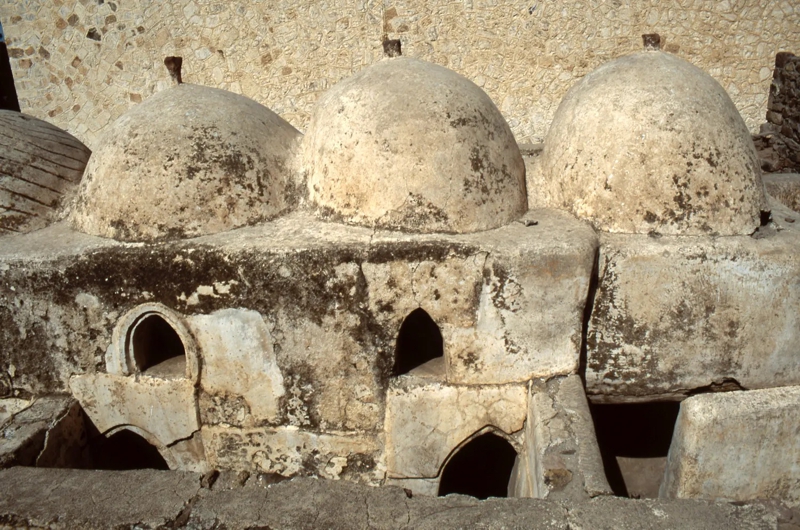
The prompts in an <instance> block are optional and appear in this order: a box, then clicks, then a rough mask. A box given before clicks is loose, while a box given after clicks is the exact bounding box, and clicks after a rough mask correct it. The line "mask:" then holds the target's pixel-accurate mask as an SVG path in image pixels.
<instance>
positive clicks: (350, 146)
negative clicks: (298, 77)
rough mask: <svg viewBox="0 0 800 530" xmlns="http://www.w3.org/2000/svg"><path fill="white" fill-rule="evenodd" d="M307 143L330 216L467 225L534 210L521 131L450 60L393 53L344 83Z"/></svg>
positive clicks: (441, 228)
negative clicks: (521, 149)
mask: <svg viewBox="0 0 800 530" xmlns="http://www.w3.org/2000/svg"><path fill="white" fill-rule="evenodd" d="M304 141H305V157H306V158H305V160H306V168H307V170H308V185H309V197H310V200H311V202H312V204H314V206H315V207H316V208H317V211H318V213H319V214H320V215H321V216H322V217H324V218H329V219H332V220H336V221H342V222H345V223H349V224H358V225H364V226H372V227H381V228H388V229H396V230H406V231H411V232H451V233H465V232H475V231H480V230H487V229H491V228H496V227H498V226H502V225H504V224H507V223H509V222H511V221H512V220H514V219H516V218H518V217H519V216H520V215H522V214H523V213H524V212H525V211H526V210H527V197H526V192H525V166H524V164H523V161H522V156H521V155H520V152H519V148H518V147H517V143H516V141H515V140H514V136H513V134H512V133H511V129H510V128H509V126H508V124H507V123H506V121H505V119H503V116H502V115H501V114H500V111H499V110H497V107H496V106H495V105H494V103H492V100H491V99H490V98H489V96H487V95H486V94H485V93H484V92H483V91H482V90H481V89H480V88H478V87H477V86H476V85H475V84H473V83H472V82H470V81H469V80H467V79H466V78H464V77H462V76H460V75H458V74H456V73H455V72H453V71H451V70H448V69H446V68H443V67H441V66H437V65H434V64H430V63H426V62H423V61H419V60H415V59H410V58H406V57H397V58H391V59H383V60H382V61H380V62H378V63H376V64H374V65H372V66H370V67H369V68H366V69H365V70H362V71H361V72H359V73H358V74H356V75H354V76H353V77H350V78H349V79H346V80H344V81H342V82H340V83H338V84H337V85H335V86H334V87H333V88H331V89H330V90H328V92H327V93H325V94H324V95H323V96H322V97H321V98H320V100H319V102H318V104H317V106H316V108H315V110H314V113H313V116H312V118H311V123H310V125H309V128H308V132H307V135H306V138H305V140H304Z"/></svg>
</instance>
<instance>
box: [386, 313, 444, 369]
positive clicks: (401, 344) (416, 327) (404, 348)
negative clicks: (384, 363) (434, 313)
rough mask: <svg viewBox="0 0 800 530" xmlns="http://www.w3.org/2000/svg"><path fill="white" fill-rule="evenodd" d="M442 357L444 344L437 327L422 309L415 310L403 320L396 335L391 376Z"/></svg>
mask: <svg viewBox="0 0 800 530" xmlns="http://www.w3.org/2000/svg"><path fill="white" fill-rule="evenodd" d="M443 355H444V342H443V340H442V332H441V331H440V330H439V326H437V325H436V322H434V321H433V319H432V318H431V316H430V315H429V314H428V313H427V311H425V310H424V309H422V308H421V307H420V308H417V309H415V310H414V311H412V312H411V313H409V314H408V316H407V317H406V318H405V320H403V324H402V325H401V326H400V331H399V333H398V334H397V346H396V347H395V356H394V368H393V370H392V375H395V376H397V375H403V374H407V373H408V372H410V371H411V370H413V369H414V368H417V367H419V366H422V365H423V364H425V363H427V362H428V361H431V360H433V359H435V358H437V357H442V356H443Z"/></svg>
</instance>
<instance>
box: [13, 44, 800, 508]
mask: <svg viewBox="0 0 800 530" xmlns="http://www.w3.org/2000/svg"><path fill="white" fill-rule="evenodd" d="M392 55H396V54H395V53H393V54H392ZM176 78H177V79H180V75H176ZM17 118H18V119H19V120H23V121H26V122H29V123H32V125H30V126H29V127H28V128H27V129H26V128H22V127H20V128H17V129H13V130H12V132H13V133H14V134H15V136H14V137H13V139H12V140H9V141H8V142H10V143H4V144H3V145H4V146H6V145H9V146H11V147H10V149H12V150H14V152H17V151H18V150H19V149H18V148H17V147H15V146H17V145H24V146H25V147H26V148H27V149H29V151H30V155H26V156H30V157H31V158H30V160H31V162H30V163H29V164H27V165H26V164H24V163H20V164H17V165H11V166H9V168H8V169H6V170H5V171H7V172H8V175H6V176H4V177H3V178H4V179H5V180H4V181H3V182H4V183H5V184H4V186H5V187H6V188H7V187H8V186H14V185H16V186H21V185H22V183H28V184H30V185H35V184H36V183H31V182H29V179H28V177H27V176H26V175H27V174H28V173H26V171H28V168H29V167H34V166H35V165H36V164H39V165H40V166H41V165H42V164H44V162H40V161H38V160H39V159H42V160H45V161H51V159H50V157H51V151H52V150H53V149H51V148H48V147H47V146H46V145H44V144H37V143H36V141H35V140H33V139H32V138H36V134H43V133H40V132H39V131H41V130H44V128H45V126H44V125H38V122H34V121H32V119H30V118H26V117H24V116H19V117H17ZM37 127H38V128H37ZM48 127H50V126H48ZM9 130H11V128H10V127H9ZM48 134H50V135H56V133H48ZM58 134H62V136H65V135H66V133H63V132H62V133H58ZM26 135H27V136H26ZM48 138H50V137H48ZM53 138H55V136H53ZM52 141H53V142H56V143H58V145H59V146H62V147H64V146H67V145H69V146H70V148H74V149H77V150H78V151H80V152H84V150H85V148H81V147H80V146H78V145H76V144H77V140H74V139H70V140H52ZM48 145H49V144H48ZM59 149H60V148H59ZM533 152H537V153H538V151H537V150H536V149H534V148H527V149H526V150H524V151H520V148H519V146H518V144H517V142H516V140H515V138H514V135H513V133H512V129H511V128H510V127H509V125H508V123H507V122H506V120H505V119H504V117H503V115H502V114H501V112H500V111H499V110H498V108H497V107H496V106H495V104H494V103H493V102H492V100H491V99H490V98H489V96H487V94H486V93H484V91H483V90H482V89H481V88H480V87H479V86H477V85H476V84H474V83H473V82H472V81H469V80H468V79H466V78H464V77H462V76H460V75H459V74H457V73H455V72H453V71H451V70H448V69H446V68H443V67H441V66H438V65H434V64H431V63H427V62H424V61H422V60H419V59H414V58H408V57H402V56H397V57H391V58H385V59H383V60H381V61H378V62H376V63H375V64H373V65H371V66H369V67H368V68H366V69H364V70H363V71H360V72H358V73H356V74H355V75H354V76H352V77H350V78H347V79H345V80H343V81H341V83H339V84H338V85H336V86H333V87H332V88H330V89H329V90H328V91H327V92H326V93H325V94H324V95H322V96H321V97H320V98H319V99H318V101H317V102H316V106H315V108H314V110H313V111H312V112H311V119H310V122H309V126H308V129H307V131H306V133H305V134H301V133H300V132H299V131H298V130H296V129H295V128H294V127H292V126H291V125H290V124H289V123H287V122H286V121H284V120H283V119H282V118H281V117H279V116H278V115H277V114H275V113H273V112H272V111H271V110H269V109H267V108H266V107H263V106H262V105H260V104H258V103H256V102H255V101H252V100H250V99H247V98H245V97H243V96H240V95H237V94H233V93H230V92H226V91H223V90H220V89H217V88H210V87H204V86H200V85H194V84H180V83H179V84H177V85H175V86H172V87H170V88H165V89H164V90H162V91H160V92H159V93H157V94H156V95H154V96H152V97H151V98H149V99H146V100H145V101H143V102H142V103H141V104H139V105H137V106H134V107H133V108H132V109H131V110H129V111H127V112H125V113H124V114H122V115H121V116H120V117H119V118H118V119H117V120H116V121H115V122H114V123H113V124H112V125H110V126H109V127H107V128H106V130H105V131H104V136H103V138H102V139H101V140H99V141H98V142H97V144H96V147H95V149H94V151H93V152H92V154H91V157H89V160H88V164H86V161H85V159H82V164H85V165H86V169H85V171H82V173H83V178H82V179H81V180H80V183H79V184H78V185H77V186H70V187H68V189H65V190H64V191H63V192H61V191H60V190H53V192H54V193H55V191H59V193H61V195H59V196H58V197H55V198H54V199H53V202H51V203H49V204H48V205H47V206H48V208H49V209H51V210H53V211H54V213H53V214H52V216H51V217H47V218H46V219H45V218H44V217H41V216H38V214H37V213H36V212H35V211H29V212H27V213H28V216H29V217H36V218H37V219H38V221H37V222H39V224H37V225H31V226H27V225H26V227H25V230H22V229H18V228H16V225H14V226H11V225H10V224H7V225H0V226H3V228H5V229H6V230H7V231H8V232H20V233H8V234H0V339H1V340H2V344H3V345H4V347H3V356H2V358H0V363H2V365H0V369H2V373H3V375H2V377H3V380H2V384H3V387H2V391H3V397H5V399H4V400H3V401H2V404H3V405H2V406H3V407H4V412H5V417H0V421H2V422H3V423H2V426H3V429H4V433H5V434H4V438H5V439H6V442H5V444H6V445H5V446H4V447H3V451H2V453H0V457H2V459H0V464H2V466H3V467H7V466H10V465H15V464H27V465H31V464H36V465H40V466H45V467H46V466H56V467H70V466H77V467H113V466H114V465H120V464H119V462H117V463H113V462H111V463H109V462H110V461H113V460H114V458H113V457H114V456H115V455H114V454H112V453H114V452H115V451H116V452H124V451H131V452H132V455H134V456H135V455H139V456H142V457H143V458H144V456H146V455H147V454H148V453H147V451H152V453H153V456H152V459H150V460H147V459H146V458H145V460H146V461H144V462H143V463H140V464H141V466H145V467H148V466H153V465H162V466H163V467H169V468H170V469H177V470H184V471H197V472H208V471H211V470H215V469H216V470H231V471H235V472H242V473H250V474H261V475H262V476H265V477H291V476H297V475H314V476H319V477H324V478H330V479H345V480H349V481H355V482H361V483H365V484H370V485H385V484H389V485H399V486H402V487H404V488H407V489H408V490H409V491H411V492H413V493H419V494H428V495H436V494H439V495H446V494H448V493H468V494H472V495H475V496H478V497H488V496H505V495H508V496H515V497H537V498H550V499H564V498H569V499H582V498H590V497H597V496H603V495H611V494H613V493H620V492H627V493H628V494H630V495H650V496H655V495H660V496H662V497H678V498H683V497H690V498H703V499H725V500H752V499H755V498H762V497H775V498H779V499H780V500H782V501H784V502H787V503H788V504H790V505H797V504H798V502H800V487H798V481H800V473H799V472H798V470H797V468H798V463H800V440H798V439H797V435H796V432H797V430H798V428H800V415H799V413H798V412H797V411H798V407H797V404H798V403H797V402H798V399H800V398H799V397H798V395H797V388H798V386H795V385H800V363H798V355H800V351H798V347H800V346H799V345H800V322H798V318H800V317H798V311H797V308H799V307H800V287H798V286H800V228H799V227H798V226H797V225H800V223H796V222H795V221H796V220H797V218H798V217H800V214H798V213H796V212H794V211H793V210H791V209H790V208H789V207H787V206H786V205H784V204H781V203H780V202H778V201H777V200H775V199H774V198H772V197H770V196H768V195H766V194H765V192H764V184H763V182H762V176H761V169H760V163H759V161H758V158H757V155H756V151H755V148H754V145H753V142H752V139H751V137H750V132H749V130H748V127H747V126H746V124H745V122H744V121H743V119H742V117H741V116H740V114H739V112H738V111H737V110H736V107H735V106H734V103H733V102H732V101H731V99H730V98H729V97H728V95H727V94H726V92H725V90H724V89H723V88H722V87H721V86H720V85H719V84H718V83H717V82H716V81H715V80H714V79H712V78H711V77H710V76H709V75H708V74H706V73H705V72H703V71H702V70H700V69H699V68H697V67H695V66H693V65H691V64H689V63H687V62H686V61H684V60H682V59H680V58H678V57H676V56H674V55H671V54H668V53H666V52H662V51H659V50H657V49H651V50H648V51H644V52H640V53H636V54H632V55H627V56H624V57H621V58H618V59H615V60H613V61H610V62H608V63H606V64H604V65H602V66H600V67H599V68H598V69H596V70H595V71H593V72H592V73H590V74H588V75H586V76H585V77H584V78H583V79H582V80H581V81H580V82H579V83H577V84H576V85H575V86H573V87H572V88H571V89H570V91H569V92H568V93H567V94H566V96H565V97H564V99H563V101H562V103H561V105H560V107H559V109H558V111H557V112H556V113H555V118H554V120H553V123H552V125H551V126H550V129H549V132H548V134H547V137H546V139H545V145H544V149H543V151H541V154H537V156H533V155H532V153H533ZM523 153H524V154H525V156H523ZM37 157H38V158H37ZM73 158H74V159H75V163H76V164H77V163H78V160H79V158H80V157H73ZM67 180H69V181H70V184H77V182H76V180H77V179H74V178H71V179H67ZM6 193H8V194H10V195H9V197H12V196H13V197H12V198H14V197H19V196H21V195H22V192H21V191H19V190H17V189H16V188H13V189H8V191H7V192H6ZM62 196H63V197H65V198H66V199H64V200H62V199H61V197H62ZM3 197H4V196H0V199H3ZM4 200H5V199H4ZM15 200H17V199H15ZM34 202H36V201H34ZM2 204H3V206H4V207H5V208H7V209H9V207H8V206H6V204H5V203H2ZM37 204H38V202H37ZM9 211H10V209H9ZM48 211H50V210H48ZM48 215H49V214H48ZM43 225H47V226H46V227H43ZM26 232H27V233H26ZM716 391H730V392H729V393H724V394H717V393H715V392H716ZM40 396H50V397H47V398H42V397H40ZM53 396H61V397H53ZM587 398H588V399H587ZM590 402H591V403H592V405H591V406H590ZM679 402H682V403H681V404H680V406H679V407H678V405H677V403H679ZM670 403H672V404H674V405H671V404H670ZM609 407H610V408H609ZM659 407H662V409H663V407H666V408H667V409H669V410H668V411H667V413H666V414H664V415H663V417H662V416H660V415H659V414H660V413H658V412H657V411H658V410H662V409H659ZM670 407H672V408H670ZM670 410H671V411H672V412H669V411H670ZM637 411H639V412H637ZM637 414H638V416H637ZM670 414H672V416H671V419H664V418H666V417H668V416H669V415H670ZM605 416H610V417H612V420H613V419H614V418H616V419H620V418H626V421H630V422H632V423H634V424H636V422H646V421H649V420H651V419H652V418H653V417H655V416H658V417H657V418H656V420H657V421H656V423H658V422H661V424H662V426H665V429H664V430H665V432H666V438H665V439H662V440H660V442H659V443H661V444H662V445H663V446H664V448H663V451H662V452H660V453H658V452H657V451H655V450H653V451H655V452H653V451H651V450H650V449H652V447H651V446H650V445H648V443H647V442H645V441H641V445H642V447H643V448H644V450H643V451H642V452H641V453H636V452H635V451H634V452H625V451H621V450H620V451H616V452H615V449H614V447H612V445H613V444H611V443H610V442H609V443H606V434H607V432H606V431H608V430H609V429H608V424H607V423H606V422H605V420H603V419H602V418H603V417H605ZM84 418H85V419H86V420H85V421H84ZM662 420H663V421H662ZM673 424H674V425H675V426H676V427H675V429H674V433H673V429H672V426H673ZM742 424H747V425H748V429H747V430H742V429H740V428H738V427H739V426H741V425H742ZM610 430H613V428H612V429H610ZM709 432H713V436H704V435H705V434H707V433H709ZM636 436H637V435H636V434H635V429H632V430H630V431H629V432H628V437H629V438H631V439H634V440H636V439H637V438H636ZM598 440H599V443H598ZM125 444H131V445H125ZM656 445H657V444H656ZM645 446H646V447H645ZM130 447H135V448H136V449H130ZM653 447H654V446H653ZM126 448H127V449H126ZM655 453H658V454H655ZM143 455H144V456H143ZM637 459H638V461H636V462H632V460H637ZM156 461H159V462H160V464H156V463H154V462H156ZM121 465H129V466H131V465H133V464H130V462H129V463H127V464H124V463H123V464H121ZM137 465H138V464H137ZM643 465H644V467H647V466H650V472H649V473H644V474H643V473H640V472H637V471H631V470H632V469H640V468H641V467H642V466H643ZM134 467H135V465H134ZM744 473H747V474H748V476H747V479H746V480H743V479H742V477H743V475H744ZM620 475H621V476H620ZM640 479H641V481H642V482H641V483H637V482H636V481H637V480H640Z"/></svg>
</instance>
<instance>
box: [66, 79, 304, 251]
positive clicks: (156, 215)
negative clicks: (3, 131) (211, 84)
mask: <svg viewBox="0 0 800 530" xmlns="http://www.w3.org/2000/svg"><path fill="white" fill-rule="evenodd" d="M300 136H301V135H300V133H299V132H298V131H297V130H296V129H295V128H294V127H292V126H291V125H289V124H288V123H287V122H285V121H284V120H283V119H281V118H280V117H279V116H278V115H277V114H275V113H274V112H272V111H271V110H269V109H268V108H266V107H264V106H262V105H260V104H258V103H256V102H255V101H253V100H251V99H248V98H246V97H243V96H239V95H237V94H233V93H231V92H226V91H224V90H218V89H215V88H208V87H203V86H198V85H190V84H181V85H177V86H174V87H172V88H170V89H168V90H164V91H163V92H160V93H158V94H156V95H154V96H153V97H151V98H149V99H148V100H147V101H145V102H144V103H142V104H140V105H137V106H135V107H133V108H132V109H131V110H129V111H128V112H127V113H125V114H124V115H122V116H121V117H120V118H119V119H118V120H117V121H116V122H115V123H114V124H113V125H112V126H111V127H110V128H109V130H108V132H107V133H106V135H105V136H104V138H103V140H102V141H101V143H100V145H99V146H98V147H97V149H96V150H95V152H94V154H93V155H92V157H91V159H90V160H89V165H88V166H87V168H86V175H85V177H84V179H83V183H82V184H81V189H80V193H79V197H78V200H77V201H76V204H75V208H74V211H73V212H72V213H71V216H70V220H71V222H72V224H73V226H74V227H75V228H76V229H78V230H81V231H83V232H87V233H90V234H94V235H99V236H104V237H111V238H114V239H119V240H124V241H149V240H157V239H175V238H185V237H195V236H200V235H204V234H213V233H216V232H222V231H226V230H230V229H233V228H237V227H240V226H245V225H250V224H254V223H257V222H259V221H263V220H268V219H272V218H275V217H276V216H278V215H280V214H281V213H283V212H285V211H286V210H287V209H289V208H290V207H291V206H292V204H293V203H294V201H295V198H294V197H293V196H292V194H293V193H294V185H293V181H292V176H291V175H290V172H289V169H288V168H289V165H290V162H289V159H290V157H291V156H292V153H293V151H294V148H295V146H296V143H297V141H298V139H299V137H300Z"/></svg>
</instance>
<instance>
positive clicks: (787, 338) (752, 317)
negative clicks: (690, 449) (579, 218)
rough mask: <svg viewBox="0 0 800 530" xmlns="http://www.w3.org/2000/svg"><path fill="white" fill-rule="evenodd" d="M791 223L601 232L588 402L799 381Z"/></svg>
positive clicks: (795, 236)
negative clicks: (683, 231) (698, 231)
mask: <svg viewBox="0 0 800 530" xmlns="http://www.w3.org/2000/svg"><path fill="white" fill-rule="evenodd" d="M775 211H776V210H775V209H774V208H773V214H774V212H775ZM781 217H783V216H781ZM796 224H797V223H788V222H784V221H782V220H780V219H779V220H776V221H775V222H774V223H770V225H769V226H767V227H764V228H762V229H760V230H759V231H758V233H757V234H755V235H754V236H753V237H747V236H742V237H739V236H737V237H716V238H714V237H693V238H680V237H666V236H664V237H651V236H647V235H623V234H603V235H602V236H601V246H600V257H599V281H598V288H597V292H596V294H595V297H594V306H593V309H592V314H591V319H590V322H589V326H588V334H587V367H586V387H587V392H588V394H589V396H590V399H592V400H595V401H626V400H627V401H633V400H644V399H653V398H655V397H661V398H676V397H677V398H680V397H683V396H685V395H688V393H689V392H691V391H692V390H695V389H698V388H704V387H713V386H726V387H731V388H737V387H738V386H741V387H744V388H767V387H773V386H781V385H791V384H797V383H800V364H798V363H797V356H798V354H800V350H798V344H800V288H798V286H800V231H798V228H797V227H796V226H795V225H796Z"/></svg>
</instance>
